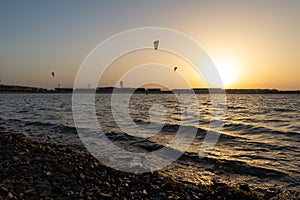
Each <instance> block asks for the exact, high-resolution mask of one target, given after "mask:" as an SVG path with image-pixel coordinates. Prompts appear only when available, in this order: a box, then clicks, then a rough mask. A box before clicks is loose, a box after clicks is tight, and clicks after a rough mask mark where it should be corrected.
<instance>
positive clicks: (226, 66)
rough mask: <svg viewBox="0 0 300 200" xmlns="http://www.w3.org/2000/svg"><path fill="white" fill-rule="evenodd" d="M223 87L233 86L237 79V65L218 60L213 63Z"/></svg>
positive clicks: (225, 60) (232, 62) (229, 61)
mask: <svg viewBox="0 0 300 200" xmlns="http://www.w3.org/2000/svg"><path fill="white" fill-rule="evenodd" d="M214 63H215V65H216V67H217V70H218V71H219V74H220V77H221V79H222V82H223V86H224V87H228V86H230V85H231V84H233V83H234V82H235V81H236V79H237V64H236V63H235V62H234V61H231V60H228V59H219V60H215V61H214Z"/></svg>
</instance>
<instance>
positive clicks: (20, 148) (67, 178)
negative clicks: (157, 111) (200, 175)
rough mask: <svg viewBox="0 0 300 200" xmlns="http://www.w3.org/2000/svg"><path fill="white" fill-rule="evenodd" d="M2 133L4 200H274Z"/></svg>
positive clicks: (0, 167)
mask: <svg viewBox="0 0 300 200" xmlns="http://www.w3.org/2000/svg"><path fill="white" fill-rule="evenodd" d="M0 134H1V136H0V142H1V147H0V153H1V154H0V155H1V165H0V171H2V173H1V175H0V199H6V198H9V199H29V198H30V199H41V198H42V199H45V198H47V199H51V198H54V199H72V198H87V199H94V198H95V199H120V198H126V199H155V198H156V199H170V198H171V199H199V198H200V199H270V198H266V196H265V197H264V198H263V197H262V196H260V195H259V194H257V193H256V192H254V191H251V190H250V189H249V188H247V187H245V188H234V187H230V186H227V185H225V184H214V185H212V186H207V185H206V186H204V185H196V184H193V183H183V182H178V181H175V180H172V179H171V178H169V177H166V176H163V175H162V174H160V173H159V171H157V172H153V173H145V174H137V175H136V174H129V173H125V172H120V171H117V170H114V169H112V168H110V167H107V166H105V165H103V164H101V163H100V162H99V161H97V160H96V159H95V158H94V157H93V156H92V155H90V154H89V153H83V152H78V151H75V150H71V149H70V148H68V147H65V146H62V145H59V144H56V143H52V142H39V141H35V140H32V139H31V138H27V137H25V136H24V135H21V134H17V133H12V132H5V131H3V130H0ZM271 196H272V195H271V194H269V197H271Z"/></svg>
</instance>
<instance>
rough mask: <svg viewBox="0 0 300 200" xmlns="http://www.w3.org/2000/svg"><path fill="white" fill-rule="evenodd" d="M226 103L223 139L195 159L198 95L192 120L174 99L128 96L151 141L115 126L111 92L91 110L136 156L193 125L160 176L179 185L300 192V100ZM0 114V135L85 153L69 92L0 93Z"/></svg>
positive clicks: (204, 116)
mask: <svg viewBox="0 0 300 200" xmlns="http://www.w3.org/2000/svg"><path fill="white" fill-rule="evenodd" d="M226 97H227V101H226V102H227V103H226V105H224V106H226V109H227V113H226V116H225V119H224V126H223V129H222V131H220V134H221V135H220V138H219V140H218V142H217V143H216V145H215V146H214V148H213V149H212V151H211V152H210V153H209V154H208V156H207V157H204V158H200V157H199V151H200V150H201V144H202V142H203V139H204V138H205V135H206V130H208V128H209V124H210V120H211V104H212V103H211V99H210V95H209V94H197V99H198V102H196V103H195V105H193V106H194V108H195V113H192V116H190V115H188V116H183V115H182V112H181V111H182V108H181V107H180V106H181V105H180V104H179V103H178V101H177V99H176V98H175V96H174V95H172V94H149V95H145V94H135V95H133V96H132V97H131V101H130V104H129V113H130V117H131V119H132V120H133V122H134V123H135V124H136V125H137V126H146V125H147V124H149V123H150V122H152V123H156V124H157V126H159V127H162V129H161V130H160V131H159V133H158V134H156V135H154V136H152V137H149V138H145V137H138V136H136V135H135V136H132V135H129V134H127V133H126V132H124V131H122V129H120V128H119V127H118V125H117V124H116V122H115V120H114V116H113V114H112V111H111V95H110V94H96V96H95V108H96V109H95V110H96V116H97V119H98V122H99V125H100V126H101V128H102V130H103V131H104V132H105V134H106V135H107V137H108V138H109V139H110V140H111V141H113V142H114V143H115V144H116V145H118V146H120V147H122V148H124V149H125V150H128V151H133V152H151V151H156V150H158V149H160V148H163V147H165V146H168V143H169V142H170V141H172V139H173V137H174V136H175V135H176V133H177V131H178V129H179V128H180V126H181V125H182V120H184V121H185V125H186V126H193V127H194V128H195V129H196V130H197V134H196V136H195V138H194V140H193V142H192V143H191V145H190V148H188V149H187V150H186V152H185V153H184V154H183V156H181V157H180V158H179V159H178V160H177V161H175V162H174V163H173V164H171V165H170V166H167V167H165V168H164V169H162V170H161V171H162V173H165V174H166V175H169V176H172V177H173V178H175V179H177V180H178V181H190V182H195V183H201V184H212V183H213V182H226V183H227V184H230V185H241V184H247V185H248V186H249V187H251V188H254V189H264V188H266V189H267V188H270V187H271V188H278V189H280V190H284V189H292V190H297V191H300V146H299V144H300V112H299V108H300V95H299V94H227V95H226ZM153 105H161V106H162V107H163V111H165V112H166V115H165V117H166V119H165V121H161V120H157V119H160V118H156V117H155V115H160V114H161V112H163V111H161V112H160V111H158V110H157V109H156V110H154V111H153V113H152V115H153V116H154V118H151V117H150V116H149V109H151V106H153ZM0 110H1V112H0V127H2V128H4V130H5V131H14V132H19V133H22V134H24V135H26V136H29V137H32V138H34V139H38V140H42V141H55V142H59V143H62V144H64V145H67V146H71V147H72V148H77V149H79V150H82V151H85V148H84V147H83V146H82V144H81V142H80V140H79V137H78V135H77V131H76V128H75V126H74V121H73V114H72V94H0ZM193 115H194V116H193ZM153 116H152V117H153ZM87 120H89V118H88V117H87ZM85 128H89V127H85ZM172 147H173V148H176V145H175V146H172ZM178 149H180V144H178Z"/></svg>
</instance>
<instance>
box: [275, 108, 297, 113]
mask: <svg viewBox="0 0 300 200" xmlns="http://www.w3.org/2000/svg"><path fill="white" fill-rule="evenodd" d="M273 110H274V111H277V112H297V110H294V109H288V108H274V109H273Z"/></svg>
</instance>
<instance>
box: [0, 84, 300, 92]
mask: <svg viewBox="0 0 300 200" xmlns="http://www.w3.org/2000/svg"><path fill="white" fill-rule="evenodd" d="M114 90H115V92H117V93H130V92H131V93H132V92H134V93H138V94H139V93H140V94H148V93H149V94H151V93H152V94H170V93H173V92H175V93H182V94H183V93H191V92H192V91H194V92H195V93H196V94H208V93H215V94H217V93H224V92H226V93H227V94H300V90H277V89H221V88H193V89H172V90H165V89H160V88H115V87H98V88H96V89H91V88H79V89H78V88H77V89H76V90H74V89H73V88H55V89H54V90H49V89H45V88H39V87H29V86H19V85H0V93H72V92H73V91H76V92H82V93H91V92H95V91H96V93H103V94H111V93H112V92H113V91H114Z"/></svg>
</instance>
